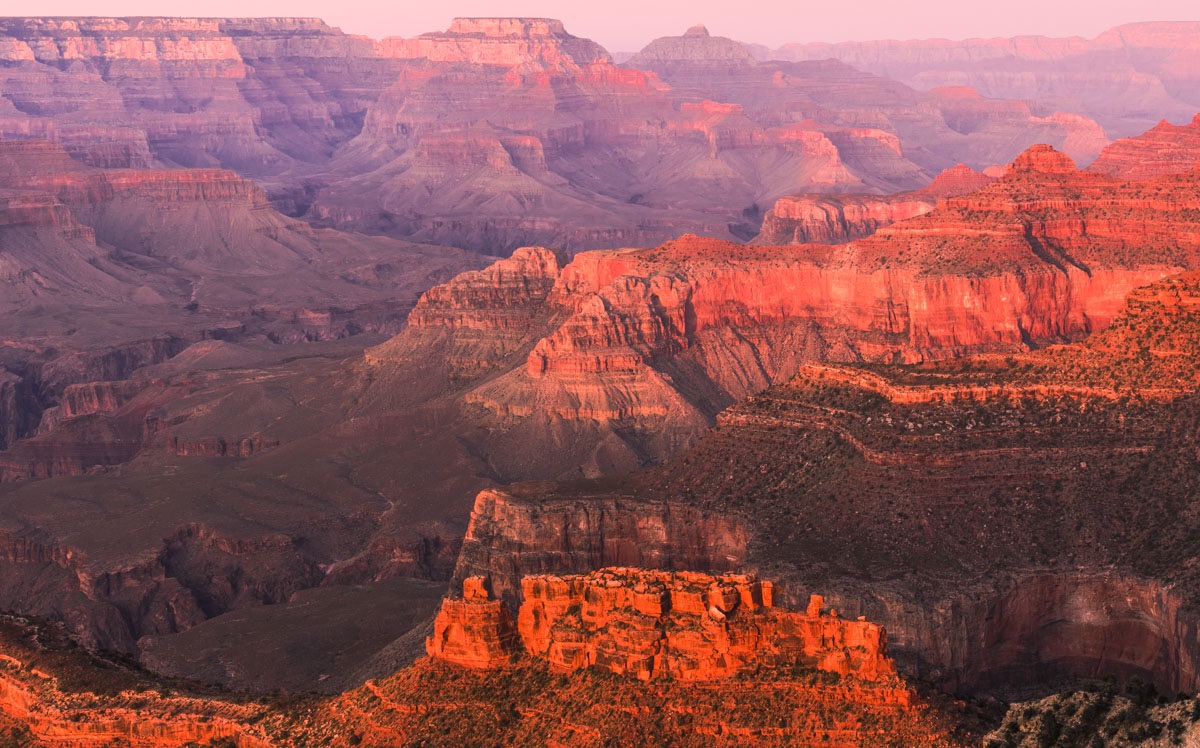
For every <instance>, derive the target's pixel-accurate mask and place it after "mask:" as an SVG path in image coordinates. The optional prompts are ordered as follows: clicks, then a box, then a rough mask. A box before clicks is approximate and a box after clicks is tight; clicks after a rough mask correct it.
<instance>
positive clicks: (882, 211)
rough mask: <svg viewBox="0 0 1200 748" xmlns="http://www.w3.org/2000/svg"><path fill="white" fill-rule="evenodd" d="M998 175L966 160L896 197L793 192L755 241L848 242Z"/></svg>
mask: <svg viewBox="0 0 1200 748" xmlns="http://www.w3.org/2000/svg"><path fill="white" fill-rule="evenodd" d="M991 181H992V178H991V177H989V176H987V175H986V174H983V173H981V172H977V171H975V170H974V169H972V168H970V167H969V166H966V165H964V164H959V165H958V166H956V167H954V168H953V169H947V170H946V171H944V172H942V173H941V174H939V175H938V176H937V177H936V178H935V179H934V180H933V182H931V183H930V184H928V185H926V186H925V187H922V188H921V189H919V190H914V191H912V192H901V193H897V194H895V195H789V196H788V197H784V198H780V199H779V200H777V201H775V205H774V206H773V207H772V208H771V209H770V210H769V211H767V214H766V215H765V216H763V223H762V231H760V232H759V234H758V236H757V237H755V238H754V243H755V244H768V245H770V244H775V245H778V244H844V243H846V242H849V241H852V240H854V239H861V238H863V237H866V236H870V235H871V234H873V233H875V231H876V230H878V229H881V228H883V227H884V226H890V225H892V224H893V223H896V222H898V221H903V220H907V219H909V218H915V217H916V216H920V215H924V214H926V213H928V212H929V211H931V210H933V209H934V208H935V207H937V203H938V200H940V199H942V198H945V197H957V196H959V195H966V194H968V193H971V192H974V191H976V190H978V189H982V188H983V187H986V186H987V185H988V184H989V183H990V182H991Z"/></svg>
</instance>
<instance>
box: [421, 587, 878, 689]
mask: <svg viewBox="0 0 1200 748" xmlns="http://www.w3.org/2000/svg"><path fill="white" fill-rule="evenodd" d="M521 588H522V595H523V598H524V599H523V602H522V603H521V607H520V612H519V613H518V616H517V631H518V633H519V636H520V642H521V645H522V646H523V647H524V649H525V651H526V652H527V653H528V654H530V655H532V656H534V657H537V658H540V659H544V660H547V661H548V663H549V666H550V668H551V670H553V671H555V672H562V673H569V672H573V671H576V670H580V669H582V668H587V667H597V668H601V669H604V670H608V671H610V672H613V673H616V674H629V675H634V676H636V677H637V678H639V679H641V680H651V679H654V678H671V679H675V680H684V681H699V680H721V679H726V678H731V677H733V676H735V675H736V674H738V673H740V672H743V671H744V670H746V669H748V668H753V667H758V666H766V667H794V666H797V665H802V666H807V667H812V668H816V669H818V670H823V671H827V672H834V673H838V674H839V675H845V676H853V677H856V678H858V679H860V680H864V681H878V680H883V679H887V678H890V677H892V676H894V675H895V674H896V669H895V664H894V663H893V662H892V661H891V660H890V659H889V658H888V657H887V654H886V649H887V637H886V634H885V633H884V630H883V629H882V628H881V627H879V626H877V625H875V624H873V623H869V622H867V621H865V620H857V621H849V620H845V619H842V618H839V617H838V615H837V611H834V610H829V611H826V610H824V609H823V600H822V598H821V597H820V596H818V595H813V596H812V598H811V600H810V602H809V605H808V608H807V610H805V611H804V612H802V613H801V612H797V611H790V610H784V609H780V608H776V607H774V594H773V592H774V590H773V586H772V585H771V583H770V582H764V581H759V580H757V579H756V578H755V577H753V576H751V575H746V574H719V575H714V574H706V573H702V572H666V571H649V570H646V569H636V568H627V567H610V568H606V569H601V570H599V571H594V572H592V573H590V574H583V575H570V576H556V575H536V576H527V577H525V578H524V579H523V580H522V583H521ZM463 592H464V595H463V598H462V599H461V600H457V599H451V600H447V601H445V603H443V607H442V612H440V613H439V614H438V618H437V622H436V623H435V624H434V626H435V634H434V636H433V637H431V638H430V639H429V640H428V642H427V649H428V652H429V654H430V655H431V656H433V657H438V658H441V659H444V660H448V661H450V662H457V663H459V664H463V665H468V666H474V667H486V666H488V665H487V663H493V664H494V663H501V662H504V661H506V658H507V657H509V656H511V655H512V654H515V652H516V650H515V644H516V642H515V640H514V638H513V636H512V632H511V629H510V626H511V621H509V620H508V619H505V618H504V614H503V613H502V612H499V611H500V608H498V607H497V606H501V603H500V602H499V601H494V600H490V599H488V597H487V593H486V582H485V581H484V580H483V579H482V578H480V577H471V578H468V579H467V580H466V581H465V582H464V585H463ZM506 643H510V644H506ZM506 646H508V647H510V648H508V649H506Z"/></svg>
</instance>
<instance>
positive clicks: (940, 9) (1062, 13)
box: [0, 0, 1200, 52]
mask: <svg viewBox="0 0 1200 748" xmlns="http://www.w3.org/2000/svg"><path fill="white" fill-rule="evenodd" d="M0 13H2V14H4V15H14V16H22V15H93V16H96V15H99V16H105V15H122V16H124V15H174V16H186V15H202V16H317V17H319V18H323V19H325V20H326V21H327V22H329V23H330V24H332V25H334V26H340V27H341V28H342V29H343V30H344V31H347V32H349V33H355V34H366V35H368V36H373V37H383V36H391V35H399V36H414V35H416V34H420V33H422V32H425V31H434V30H440V29H444V28H446V26H447V25H448V24H449V22H450V19H451V18H452V17H454V16H517V15H524V16H545V17H550V18H560V19H562V20H563V21H564V22H565V23H566V26H567V30H568V31H570V32H571V33H573V34H575V35H576V36H586V37H589V38H591V39H594V40H596V41H598V42H600V43H601V44H603V45H604V46H605V47H607V48H608V49H609V50H611V51H614V52H622V51H637V50H638V49H640V48H641V47H642V46H644V45H645V44H646V42H648V41H650V40H651V39H653V38H655V37H659V36H664V35H668V34H679V33H682V32H683V30H684V29H686V28H687V27H688V26H691V25H692V24H695V23H705V24H707V25H708V27H709V30H710V31H711V32H712V33H713V34H716V35H721V36H731V37H734V38H736V39H739V40H742V41H749V42H759V43H762V44H768V45H770V46H773V47H774V46H779V45H780V44H783V43H785V42H790V41H796V42H807V41H845V40H849V39H883V38H893V39H895V38H899V39H912V38H928V37H947V38H954V39H960V38H966V37H971V36H1013V35H1016V34H1046V35H1050V36H1070V35H1079V36H1087V37H1091V36H1095V35H1096V34H1097V33H1099V32H1100V31H1102V30H1104V29H1106V28H1109V27H1111V26H1115V25H1118V24H1121V23H1128V22H1131V21H1163V20H1171V21H1180V20H1200V3H1197V2H1196V0H1136V1H1131V0H1086V1H1081V0H998V1H995V2H988V3H981V2H978V0H912V1H911V2H897V1H896V0H835V1H833V2H829V1H828V0H827V1H826V2H820V3H818V2H812V0H808V1H806V0H757V1H754V0H750V1H749V2H747V1H745V0H743V1H742V2H736V1H735V0H686V1H681V0H665V1H660V0H569V1H566V0H392V1H391V2H378V0H170V1H168V0H0Z"/></svg>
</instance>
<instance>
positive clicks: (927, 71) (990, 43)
mask: <svg viewBox="0 0 1200 748" xmlns="http://www.w3.org/2000/svg"><path fill="white" fill-rule="evenodd" d="M1198 34H1200V24H1198V23H1196V22H1195V21H1190V22H1189V21H1180V22H1169V21H1156V22H1148V23H1131V24H1126V25H1123V26H1118V27H1116V28H1112V29H1109V30H1107V31H1105V32H1103V33H1101V34H1099V35H1098V36H1096V37H1095V38H1092V39H1084V38H1082V37H1077V36H1076V37H1045V36H1018V37H1013V38H1008V39H1001V38H993V39H969V40H958V41H951V40H948V39H927V40H909V41H898V40H880V41H866V42H847V43H843V44H788V45H784V46H783V47H781V48H780V49H777V50H773V51H766V52H765V53H764V52H760V53H759V56H760V57H761V56H767V57H772V58H776V59H782V60H826V59H830V58H832V59H836V60H840V61H841V62H843V63H845V64H848V65H852V66H853V67H855V68H858V69H859V70H864V71H868V72H871V73H875V74H876V75H883V76H886V77H888V78H892V79H894V80H897V81H901V82H903V83H906V84H908V85H910V86H912V87H913V88H916V89H918V90H937V89H939V88H944V87H953V88H957V87H964V86H965V87H969V88H970V89H972V90H974V91H977V92H979V93H980V94H982V95H983V96H987V97H994V98H1002V99H1015V100H1027V101H1028V100H1032V101H1036V102H1038V104H1039V106H1040V107H1049V108H1054V109H1058V110H1061V111H1067V112H1071V113H1074V114H1078V115H1083V116H1085V117H1089V118H1091V119H1094V120H1095V121H1097V122H1099V123H1100V124H1101V125H1102V126H1103V127H1104V129H1105V131H1106V132H1107V133H1108V134H1109V135H1110V136H1111V137H1118V138H1120V137H1128V136H1131V135H1136V134H1138V133H1140V132H1142V131H1144V130H1146V129H1148V128H1150V127H1152V126H1154V125H1155V124H1156V123H1157V122H1158V121H1159V120H1160V119H1162V118H1164V117H1166V118H1167V119H1169V120H1171V121H1175V122H1179V121H1184V122H1186V121H1188V120H1190V119H1191V118H1192V116H1193V115H1195V114H1196V111H1197V110H1200V79H1198V78H1197V75H1196V70H1197V68H1196V59H1197V55H1198V54H1200V41H1197V40H1198V39H1200V35H1198Z"/></svg>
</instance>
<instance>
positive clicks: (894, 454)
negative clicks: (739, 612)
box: [459, 273, 1200, 694]
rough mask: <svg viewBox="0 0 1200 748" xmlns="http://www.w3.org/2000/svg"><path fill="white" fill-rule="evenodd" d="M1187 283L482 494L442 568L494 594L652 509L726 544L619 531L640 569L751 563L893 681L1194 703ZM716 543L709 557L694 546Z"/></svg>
mask: <svg viewBox="0 0 1200 748" xmlns="http://www.w3.org/2000/svg"><path fill="white" fill-rule="evenodd" d="M1197 284H1198V278H1197V276H1196V274H1195V273H1189V274H1185V275H1181V276H1177V277H1174V278H1171V279H1168V280H1166V281H1162V282H1160V283H1158V284H1153V285H1150V286H1148V287H1146V288H1143V289H1139V290H1137V291H1135V292H1134V293H1133V294H1131V295H1130V297H1129V300H1128V302H1127V305H1126V308H1125V310H1124V311H1123V312H1122V314H1121V315H1120V316H1119V317H1118V318H1117V320H1116V321H1114V322H1113V323H1112V324H1111V325H1110V326H1108V327H1107V328H1106V329H1104V330H1102V331H1100V332H1097V333H1094V334H1093V335H1092V336H1090V337H1089V338H1087V339H1086V340H1085V341H1084V342H1082V343H1077V344H1066V345H1058V346H1051V347H1048V348H1045V349H1042V350H1037V351H1031V352H1024V353H1012V354H984V355H979V356H971V357H966V358H962V359H957V360H954V361H930V362H926V363H922V364H914V365H896V364H884V365H872V366H847V365H844V364H809V365H806V366H805V367H803V368H802V369H801V370H800V371H799V373H798V374H797V376H796V377H795V378H793V379H792V380H790V381H789V382H788V383H786V384H783V385H779V386H777V387H774V388H772V389H769V390H767V391H766V392H764V393H761V394H758V395H755V396H752V397H750V398H748V399H746V400H744V401H743V402H741V403H739V404H738V405H735V406H734V407H732V408H730V409H728V410H726V411H724V412H723V413H722V414H721V415H720V417H719V419H718V426H717V428H716V429H715V430H713V431H712V432H711V433H709V434H708V435H707V436H705V437H704V438H702V439H701V440H700V441H699V442H698V443H697V445H696V446H695V447H694V448H693V449H691V450H689V451H687V452H685V453H683V455H681V456H680V457H679V458H676V459H675V460H674V461H672V462H670V463H668V464H666V465H665V466H662V467H659V468H652V469H649V470H646V471H642V472H639V473H634V474H630V475H628V476H626V477H624V478H620V479H608V480H605V481H595V482H590V483H589V482H573V483H563V484H558V485H546V484H527V485H521V486H513V487H509V488H506V489H504V490H503V491H502V492H496V491H493V492H485V493H484V494H481V496H480V498H479V500H478V501H477V504H476V511H475V515H474V516H473V518H472V527H471V529H469V530H468V540H467V543H466V545H465V546H464V552H463V554H462V556H461V560H460V564H461V565H462V566H463V568H461V569H460V571H459V575H460V576H463V577H465V576H469V575H480V574H487V575H490V577H491V579H492V583H493V585H494V587H495V588H496V589H497V590H503V589H506V586H511V585H512V584H514V582H512V581H511V580H513V579H514V578H520V577H521V576H523V575H526V574H543V573H571V574H579V573H587V572H588V571H589V570H590V569H591V568H594V564H596V563H600V564H609V563H621V562H622V561H621V554H622V552H621V551H620V550H619V549H618V548H616V547H613V546H612V545H609V544H608V543H607V542H603V543H601V546H600V547H602V548H606V549H607V552H608V555H604V554H603V553H601V554H598V555H593V556H589V555H588V554H587V553H577V552H575V549H581V548H582V549H587V548H589V547H593V545H594V544H595V543H596V542H597V539H598V538H605V539H607V538H608V537H611V536H610V534H609V533H608V532H607V531H605V530H602V529H600V528H599V526H598V523H597V522H596V520H595V518H603V521H604V523H605V526H606V527H618V526H622V525H625V524H632V523H637V524H638V526H644V527H646V535H645V536H644V537H645V538H647V539H649V538H654V537H655V530H654V528H653V526H652V525H650V524H649V523H645V524H643V523H642V522H639V520H638V518H641V517H645V516H647V515H650V516H653V515H654V514H655V513H657V512H659V511H662V507H664V506H667V502H668V501H669V502H670V506H672V508H673V509H674V507H679V509H678V511H681V512H683V513H691V515H692V516H696V515H700V514H702V515H704V516H705V517H706V518H707V519H706V523H705V524H704V525H702V526H703V527H706V528H712V527H736V528H738V531H737V532H736V533H735V534H732V535H731V534H728V533H722V534H717V533H713V532H712V531H711V530H707V531H701V532H699V533H691V532H689V533H675V534H674V535H673V536H669V537H665V538H662V537H660V539H659V540H658V541H657V542H658V544H660V547H663V546H665V547H673V546H674V547H678V546H682V548H680V549H679V550H677V551H674V552H673V555H668V554H663V555H662V556H661V561H658V560H656V558H655V557H656V555H657V554H656V553H655V550H654V546H652V545H650V544H649V543H648V542H647V540H644V539H643V538H642V537H639V536H638V535H637V534H636V533H635V534H634V535H633V537H634V541H635V542H634V543H633V544H631V545H632V547H633V548H637V549H639V550H643V551H644V552H645V555H644V556H643V557H642V558H641V559H639V562H640V563H642V564H644V565H647V566H652V567H655V568H664V569H670V568H672V562H671V559H672V558H673V557H675V555H683V554H687V553H689V551H690V552H691V554H692V559H693V560H692V561H691V562H689V567H688V568H693V569H696V568H700V569H703V568H708V569H711V570H713V571H721V570H722V569H724V568H732V569H739V570H741V569H759V570H766V569H769V570H770V573H771V576H772V577H773V578H774V580H775V584H774V588H773V596H774V598H775V599H776V600H777V601H779V604H783V605H787V604H796V603H799V602H801V601H802V600H803V599H804V598H803V596H802V594H803V593H802V591H805V590H812V589H819V590H821V591H822V593H823V595H824V599H825V601H827V602H828V603H829V604H831V605H834V606H836V607H837V609H838V610H839V611H840V612H841V613H842V615H843V616H847V617H853V616H857V615H863V616H866V617H867V619H869V620H871V621H875V622H878V623H880V624H881V625H883V626H885V627H886V629H887V632H888V642H889V652H890V654H891V655H892V656H893V657H894V658H895V660H896V662H897V665H898V667H899V668H900V670H901V672H904V673H907V674H910V675H920V676H921V677H923V678H927V679H930V680H931V681H933V682H935V683H938V684H940V686H941V687H942V688H948V689H952V690H961V691H965V692H970V693H993V694H1018V693H1020V694H1029V693H1030V692H1031V689H1032V690H1033V691H1036V690H1038V689H1042V690H1043V693H1044V692H1046V691H1053V689H1054V688H1056V687H1058V686H1059V684H1062V683H1070V682H1071V681H1072V679H1078V678H1085V679H1086V678H1098V677H1102V676H1106V675H1110V676H1114V677H1118V678H1129V677H1132V676H1137V677H1140V678H1144V679H1145V680H1146V681H1147V682H1151V683H1153V684H1155V685H1156V686H1157V688H1158V689H1159V691H1160V692H1163V693H1177V692H1185V693H1186V692H1191V691H1194V690H1195V688H1196V683H1197V672H1198V671H1197V668H1196V658H1197V650H1196V646H1195V642H1196V631H1197V625H1198V618H1197V613H1196V607H1195V600H1196V598H1195V590H1196V589H1197V588H1196V580H1195V579H1194V578H1193V576H1194V575H1193V574H1192V573H1191V571H1190V568H1191V564H1190V563H1189V562H1188V561H1187V559H1188V558H1190V556H1189V553H1190V552H1189V551H1188V550H1187V549H1188V548H1189V547H1190V545H1189V544H1190V543H1191V539H1190V538H1191V533H1192V532H1193V530H1192V529H1191V522H1190V520H1189V519H1188V517H1189V512H1190V511H1191V510H1190V509H1189V508H1188V507H1189V506H1190V499H1189V497H1190V496H1191V491H1192V490H1193V486H1194V485H1195V482H1196V480H1197V477H1196V476H1197V474H1196V467H1197V463H1196V460H1195V452H1194V449H1193V448H1192V447H1191V446H1189V444H1190V442H1189V437H1188V436H1187V434H1189V433H1190V431H1189V427H1188V426H1186V425H1184V424H1190V423H1191V422H1192V420H1191V419H1193V418H1194V417H1195V413H1194V410H1195V408H1194V406H1195V392H1196V388H1197V385H1198V384H1200V379H1198V378H1197V368H1196V366H1195V361H1196V358H1195V353H1196V351H1195V347H1196V341H1197V335H1196V332H1197V331H1196V329H1195V324H1196V317H1195V310H1196V309H1197V308H1200V285H1197ZM685 516H686V514H685ZM684 524H685V526H687V527H689V528H695V527H697V526H701V525H699V524H698V523H688V522H686V521H685V523H684ZM497 527H504V528H510V527H511V528H522V529H520V530H514V531H513V532H514V535H517V534H519V536H520V537H523V538H536V539H537V541H536V543H527V544H524V545H519V546H518V545H514V544H512V542H511V540H510V539H509V537H508V536H506V533H498V532H497V531H496V530H495V528H497ZM553 528H560V529H559V530H558V531H557V532H556V531H555V530H554V529H553ZM658 532H659V533H660V535H661V530H659V531H658ZM697 536H698V537H697ZM713 544H725V545H726V546H727V547H728V548H729V551H728V553H727V554H726V555H724V556H723V557H721V558H715V559H705V558H704V557H703V556H701V555H697V553H698V551H699V550H700V549H704V548H712V547H713ZM624 553H625V554H626V556H627V557H628V554H630V551H629V550H626V551H624ZM725 563H728V564H729V566H727V567H726V566H724V565H723V564H725ZM529 598H530V595H529V594H528V592H527V593H526V594H525V595H524V596H523V598H522V599H525V600H527V599H529ZM522 604H524V603H522Z"/></svg>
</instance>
